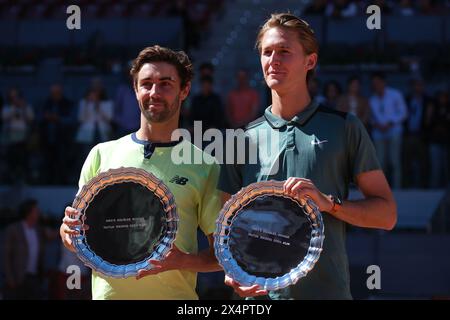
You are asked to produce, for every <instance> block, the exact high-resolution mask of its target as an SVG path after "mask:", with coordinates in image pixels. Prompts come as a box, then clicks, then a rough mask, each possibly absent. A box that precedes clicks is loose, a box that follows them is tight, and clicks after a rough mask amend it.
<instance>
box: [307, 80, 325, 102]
mask: <svg viewBox="0 0 450 320" xmlns="http://www.w3.org/2000/svg"><path fill="white" fill-rule="evenodd" d="M306 81H307V84H308V92H309V95H310V96H311V100H313V101H315V102H316V103H325V97H324V96H322V95H321V94H320V82H319V80H318V79H317V78H316V77H308V79H306Z"/></svg>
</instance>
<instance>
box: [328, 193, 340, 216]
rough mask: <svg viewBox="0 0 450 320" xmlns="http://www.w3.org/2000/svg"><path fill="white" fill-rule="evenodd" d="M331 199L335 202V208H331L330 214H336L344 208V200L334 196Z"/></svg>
mask: <svg viewBox="0 0 450 320" xmlns="http://www.w3.org/2000/svg"><path fill="white" fill-rule="evenodd" d="M330 199H331V201H333V206H332V207H331V210H330V213H336V212H337V211H338V210H339V209H341V207H342V200H341V199H340V198H338V197H335V196H332V195H330Z"/></svg>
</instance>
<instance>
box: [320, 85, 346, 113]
mask: <svg viewBox="0 0 450 320" xmlns="http://www.w3.org/2000/svg"><path fill="white" fill-rule="evenodd" d="M341 94H342V89H341V85H340V84H339V82H337V81H335V80H331V81H329V82H327V83H326V84H325V87H324V89H323V95H324V97H325V101H324V102H323V104H325V105H326V106H327V107H329V108H331V109H336V108H337V103H338V100H339V98H340V96H341Z"/></svg>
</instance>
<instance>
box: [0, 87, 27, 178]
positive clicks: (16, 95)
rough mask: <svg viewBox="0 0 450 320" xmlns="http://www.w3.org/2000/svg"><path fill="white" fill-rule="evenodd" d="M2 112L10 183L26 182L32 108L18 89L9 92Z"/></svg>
mask: <svg viewBox="0 0 450 320" xmlns="http://www.w3.org/2000/svg"><path fill="white" fill-rule="evenodd" d="M6 103H7V104H6V105H5V106H4V107H3V110H2V122H3V142H4V144H5V145H6V154H7V162H8V169H9V170H8V174H9V175H8V177H7V181H8V182H9V183H16V182H18V181H24V180H25V178H26V174H27V169H28V161H27V159H28V158H27V150H26V149H27V139H28V137H29V133H30V130H29V128H30V126H31V123H32V121H33V119H34V112H33V109H32V107H31V106H30V105H29V104H28V103H27V102H26V101H25V99H24V98H23V97H22V94H21V93H20V92H19V90H18V89H17V88H12V89H10V90H9V92H8V95H7V102H6Z"/></svg>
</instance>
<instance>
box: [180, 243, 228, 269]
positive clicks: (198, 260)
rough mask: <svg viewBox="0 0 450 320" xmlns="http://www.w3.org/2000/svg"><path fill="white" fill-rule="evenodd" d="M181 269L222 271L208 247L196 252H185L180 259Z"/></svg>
mask: <svg viewBox="0 0 450 320" xmlns="http://www.w3.org/2000/svg"><path fill="white" fill-rule="evenodd" d="M182 269H186V270H189V271H194V272H215V271H222V267H221V266H220V265H219V263H218V262H217V259H216V257H215V256H214V253H212V252H211V251H210V249H205V250H202V251H200V252H199V253H198V254H186V255H185V256H184V258H183V261H182Z"/></svg>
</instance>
